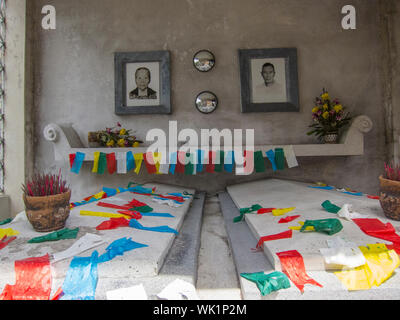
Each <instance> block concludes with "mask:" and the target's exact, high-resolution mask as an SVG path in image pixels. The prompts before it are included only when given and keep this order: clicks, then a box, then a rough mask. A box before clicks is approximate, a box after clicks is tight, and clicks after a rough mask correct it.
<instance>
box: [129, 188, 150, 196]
mask: <svg viewBox="0 0 400 320" xmlns="http://www.w3.org/2000/svg"><path fill="white" fill-rule="evenodd" d="M127 190H128V191H130V192H136V193H142V194H151V193H152V192H153V190H152V189H151V188H144V187H142V186H135V187H128V189H127Z"/></svg>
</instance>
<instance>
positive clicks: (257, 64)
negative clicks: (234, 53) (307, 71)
mask: <svg viewBox="0 0 400 320" xmlns="http://www.w3.org/2000/svg"><path fill="white" fill-rule="evenodd" d="M239 66H240V90H241V109H242V110H241V111H242V112H243V113H246V112H298V111H299V88H298V74H297V49H296V48H272V49H240V50H239Z"/></svg>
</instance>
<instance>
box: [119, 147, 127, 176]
mask: <svg viewBox="0 0 400 320" xmlns="http://www.w3.org/2000/svg"><path fill="white" fill-rule="evenodd" d="M126 159H127V155H126V152H117V173H120V174H124V173H127V168H126Z"/></svg>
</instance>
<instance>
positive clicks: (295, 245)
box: [227, 179, 400, 270]
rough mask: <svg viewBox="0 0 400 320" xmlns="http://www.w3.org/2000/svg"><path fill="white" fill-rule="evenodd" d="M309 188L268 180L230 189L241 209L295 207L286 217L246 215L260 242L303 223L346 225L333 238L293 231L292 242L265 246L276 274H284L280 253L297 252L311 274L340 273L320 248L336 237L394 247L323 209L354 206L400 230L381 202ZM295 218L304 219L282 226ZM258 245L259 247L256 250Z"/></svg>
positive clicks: (399, 225) (333, 191)
mask: <svg viewBox="0 0 400 320" xmlns="http://www.w3.org/2000/svg"><path fill="white" fill-rule="evenodd" d="M309 186H310V184H306V183H301V182H293V181H285V180H277V179H268V180H261V181H256V182H251V183H246V184H242V185H235V186H230V187H228V188H227V190H228V193H229V195H230V196H231V197H232V200H233V201H234V202H235V204H236V205H237V206H238V207H239V208H245V207H249V206H251V205H253V204H260V205H261V206H262V207H265V208H272V207H273V208H290V207H295V209H294V210H293V211H291V212H289V213H287V214H285V215H282V216H273V215H272V214H271V213H265V214H260V215H259V214H246V215H245V221H246V223H247V224H248V226H249V228H250V230H251V232H252V233H253V235H254V237H255V238H256V239H260V238H261V237H263V236H267V235H272V234H277V233H281V232H284V231H288V230H289V229H288V227H289V226H300V224H299V223H298V222H299V221H303V222H304V221H305V220H318V219H328V218H337V219H339V220H340V222H341V223H342V225H343V229H342V230H341V231H340V232H338V233H336V234H334V235H332V236H330V235H327V234H324V233H320V232H300V231H298V230H293V235H292V238H288V239H279V240H274V241H266V242H264V245H263V248H264V253H265V255H266V256H267V258H268V260H269V261H270V262H271V264H272V266H273V267H274V269H276V270H281V266H280V261H279V258H278V256H277V255H276V253H278V252H282V251H288V250H293V249H296V250H297V251H298V252H299V253H300V254H301V255H302V256H303V259H304V264H305V267H306V269H307V270H337V269H338V266H337V265H329V264H326V263H325V261H324V259H323V256H322V255H321V253H320V251H319V249H320V248H327V247H328V246H327V242H326V241H327V240H329V239H332V237H335V236H340V237H341V238H343V239H345V240H347V241H349V242H353V243H355V244H356V245H357V246H360V245H366V244H370V243H377V242H380V243H387V244H391V242H388V241H384V240H380V239H377V238H374V237H371V236H368V235H366V234H365V233H364V232H363V231H361V229H360V228H359V227H358V226H357V225H356V224H355V223H354V222H353V221H348V220H345V219H342V218H339V217H338V216H337V214H334V213H329V212H327V211H326V210H325V209H324V208H322V206H321V204H322V203H323V202H324V201H325V200H330V201H331V202H332V203H333V204H336V205H337V206H339V207H342V206H343V205H344V204H345V203H348V204H351V205H352V207H353V210H354V211H356V212H358V213H361V214H363V215H365V217H366V218H367V217H370V218H378V219H379V220H381V221H382V222H383V223H386V222H390V223H392V224H393V226H395V227H397V228H399V229H400V222H398V221H393V220H389V219H387V218H386V217H385V216H384V214H383V212H382V209H381V207H380V204H379V201H378V200H375V199H369V198H367V197H366V196H354V195H349V194H345V193H343V192H339V191H336V189H334V190H322V189H314V188H310V187H309ZM292 215H300V217H299V218H297V219H296V220H294V221H292V222H289V223H282V224H279V223H278V221H279V220H280V219H281V218H282V217H286V216H292ZM255 245H256V243H255V244H254V247H255Z"/></svg>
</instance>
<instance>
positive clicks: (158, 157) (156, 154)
mask: <svg viewBox="0 0 400 320" xmlns="http://www.w3.org/2000/svg"><path fill="white" fill-rule="evenodd" d="M161 157H162V154H161V152H153V160H154V164H155V166H156V170H157V171H156V174H162V173H161V172H160V163H161Z"/></svg>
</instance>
